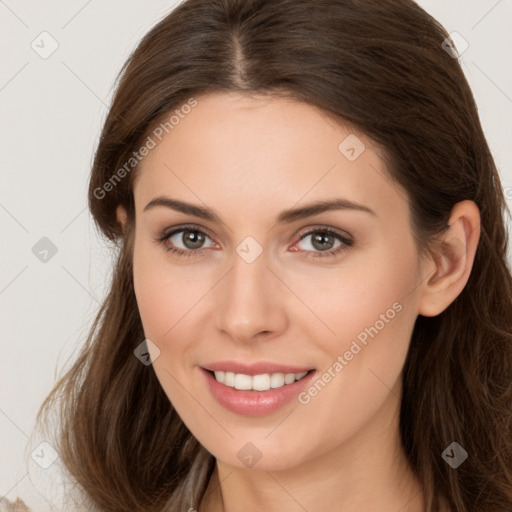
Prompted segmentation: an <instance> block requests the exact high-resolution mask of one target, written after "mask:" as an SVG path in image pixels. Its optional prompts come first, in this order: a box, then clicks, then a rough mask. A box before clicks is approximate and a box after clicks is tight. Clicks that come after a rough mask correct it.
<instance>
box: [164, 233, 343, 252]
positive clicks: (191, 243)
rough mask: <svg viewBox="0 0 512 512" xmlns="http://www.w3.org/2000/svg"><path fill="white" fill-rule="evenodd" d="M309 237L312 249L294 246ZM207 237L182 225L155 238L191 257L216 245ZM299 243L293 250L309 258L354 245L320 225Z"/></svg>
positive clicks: (167, 249) (339, 234) (166, 247)
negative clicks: (206, 242) (298, 248)
mask: <svg viewBox="0 0 512 512" xmlns="http://www.w3.org/2000/svg"><path fill="white" fill-rule="evenodd" d="M308 238H311V239H310V242H309V243H308V244H305V245H310V247H312V249H308V248H306V249H304V248H303V249H300V250H297V249H295V248H294V247H295V246H296V245H297V244H299V243H301V242H303V241H304V240H307V239H308ZM206 239H209V240H210V241H211V238H210V237H209V236H208V234H207V233H206V232H205V231H203V230H202V229H199V228H198V227H196V226H193V225H190V226H180V227H178V228H175V229H173V230H172V231H169V232H167V233H163V234H161V235H159V236H158V237H157V238H156V239H155V242H156V243H160V244H162V245H163V246H164V248H165V250H166V251H167V252H171V253H173V254H176V255H178V256H180V257H185V258H189V257H191V256H197V255H201V254H203V253H204V251H205V250H206V249H207V248H211V247H213V246H214V245H215V244H214V243H213V242H212V243H210V245H207V246H204V243H205V241H206ZM297 244H295V246H293V248H292V249H291V250H292V252H304V253H306V257H308V258H326V257H329V256H337V255H339V254H340V253H342V252H344V251H346V250H348V249H349V248H351V247H352V245H353V241H352V240H351V239H349V238H347V237H346V236H344V235H342V234H341V233H338V232H337V231H335V230H333V229H331V228H328V227H319V228H317V229H313V230H310V231H308V232H307V233H305V234H303V235H301V237H300V240H299V242H297Z"/></svg>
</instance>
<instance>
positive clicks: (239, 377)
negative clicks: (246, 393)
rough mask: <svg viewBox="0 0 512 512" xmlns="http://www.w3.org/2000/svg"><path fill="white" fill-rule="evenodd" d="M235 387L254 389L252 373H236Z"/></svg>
mask: <svg viewBox="0 0 512 512" xmlns="http://www.w3.org/2000/svg"><path fill="white" fill-rule="evenodd" d="M235 388H236V389H252V377H251V376H250V375H244V374H243V373H237V374H236V375H235Z"/></svg>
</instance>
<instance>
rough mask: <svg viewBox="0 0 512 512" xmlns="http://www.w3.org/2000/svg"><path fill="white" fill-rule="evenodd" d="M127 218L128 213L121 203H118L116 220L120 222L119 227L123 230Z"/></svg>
mask: <svg viewBox="0 0 512 512" xmlns="http://www.w3.org/2000/svg"><path fill="white" fill-rule="evenodd" d="M127 219H128V214H127V212H126V209H125V208H124V206H122V205H118V206H117V208H116V220H117V223H118V224H120V226H121V229H122V230H123V232H124V230H125V227H126V220H127Z"/></svg>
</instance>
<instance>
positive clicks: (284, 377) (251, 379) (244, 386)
mask: <svg viewBox="0 0 512 512" xmlns="http://www.w3.org/2000/svg"><path fill="white" fill-rule="evenodd" d="M307 373H308V372H301V373H287V374H284V373H272V374H269V373H263V374H260V375H252V376H251V375H246V374H244V373H233V372H223V371H216V372H214V374H215V379H216V380H217V382H220V383H221V384H224V385H225V386H229V387H231V388H235V389H240V390H250V389H253V390H255V391H268V390H269V389H271V388H272V389H275V388H281V387H283V386H285V385H288V384H293V383H294V382H295V381H297V380H300V379H302V378H303V377H304V376H305V375H307Z"/></svg>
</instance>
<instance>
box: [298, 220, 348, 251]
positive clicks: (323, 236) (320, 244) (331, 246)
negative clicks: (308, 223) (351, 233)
mask: <svg viewBox="0 0 512 512" xmlns="http://www.w3.org/2000/svg"><path fill="white" fill-rule="evenodd" d="M308 238H310V242H309V243H306V244H305V245H309V246H310V247H312V248H313V249H312V250H311V249H307V248H306V249H305V250H304V252H306V253H309V254H307V256H306V257H308V258H326V257H329V256H337V255H338V254H340V253H342V252H344V251H346V250H348V249H349V248H350V247H352V245H353V241H352V240H350V239H349V238H347V237H345V236H343V235H342V234H341V233H338V232H337V231H334V230H333V229H330V228H327V227H321V228H318V229H314V230H310V231H308V232H307V233H305V234H303V235H302V236H301V237H300V240H299V242H298V243H300V242H302V241H304V240H307V239H308ZM336 243H337V245H336Z"/></svg>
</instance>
